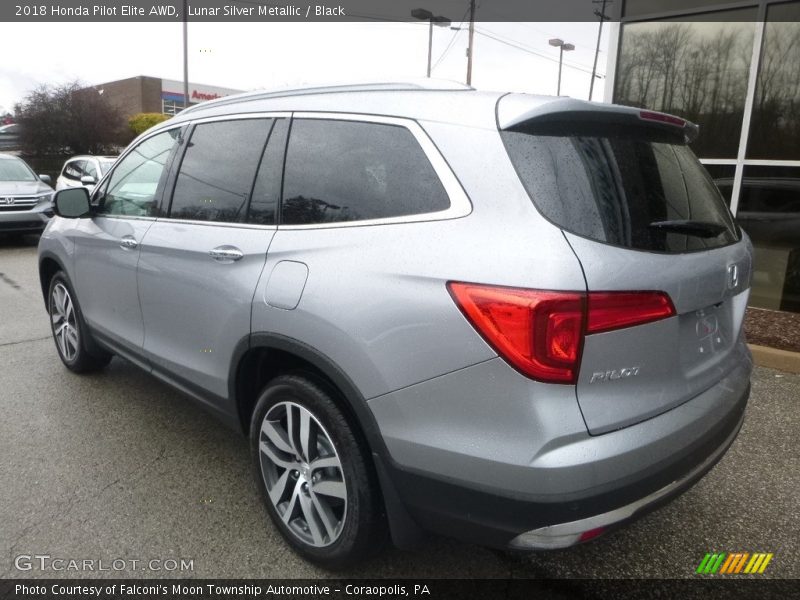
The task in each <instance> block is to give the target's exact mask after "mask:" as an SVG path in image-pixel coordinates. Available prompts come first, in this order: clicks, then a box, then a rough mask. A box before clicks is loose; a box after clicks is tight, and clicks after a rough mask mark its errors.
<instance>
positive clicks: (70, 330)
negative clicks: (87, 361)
mask: <svg viewBox="0 0 800 600" xmlns="http://www.w3.org/2000/svg"><path fill="white" fill-rule="evenodd" d="M64 335H65V336H66V338H67V345H69V347H70V350H71V351H72V352H73V353H75V352H77V351H78V332H77V331H75V328H74V327H72V326H70V325H67V327H66V329H65V332H64Z"/></svg>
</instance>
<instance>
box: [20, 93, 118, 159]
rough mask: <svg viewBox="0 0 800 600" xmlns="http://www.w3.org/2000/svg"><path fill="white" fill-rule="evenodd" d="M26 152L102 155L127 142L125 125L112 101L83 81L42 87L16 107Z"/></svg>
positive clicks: (21, 137)
mask: <svg viewBox="0 0 800 600" xmlns="http://www.w3.org/2000/svg"><path fill="white" fill-rule="evenodd" d="M15 111H16V115H17V122H18V123H19V124H20V143H21V146H22V149H23V151H24V152H26V153H29V154H36V155H45V154H61V153H67V152H69V153H77V154H82V153H101V152H103V151H104V150H106V149H107V148H109V147H111V146H114V145H116V144H119V143H124V142H125V135H126V131H125V122H124V119H123V118H122V116H121V114H120V113H119V111H118V110H117V108H116V107H114V106H113V105H112V104H111V103H109V101H108V100H107V99H106V98H104V97H103V96H102V95H101V94H98V93H97V91H96V90H94V89H93V88H87V87H85V86H83V85H82V84H81V83H80V82H78V81H74V82H72V83H68V84H64V85H57V86H50V85H42V86H40V87H38V88H36V89H35V90H33V91H32V92H30V93H29V94H28V95H27V96H26V97H25V99H24V100H23V101H22V102H20V103H19V104H17V105H16V107H15Z"/></svg>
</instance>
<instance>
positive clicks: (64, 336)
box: [50, 283, 80, 362]
mask: <svg viewBox="0 0 800 600" xmlns="http://www.w3.org/2000/svg"><path fill="white" fill-rule="evenodd" d="M50 318H51V320H52V323H53V337H55V340H56V344H58V349H59V351H60V352H61V356H63V357H64V360H66V361H68V362H71V361H73V360H75V357H76V356H77V355H78V349H79V348H80V346H79V338H78V323H77V315H76V313H75V305H74V303H73V302H72V297H71V296H70V295H69V290H67V288H66V286H65V285H64V284H63V283H58V284H56V285H55V287H53V294H52V297H51V299H50Z"/></svg>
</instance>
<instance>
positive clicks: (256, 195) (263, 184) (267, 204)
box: [247, 119, 289, 225]
mask: <svg viewBox="0 0 800 600" xmlns="http://www.w3.org/2000/svg"><path fill="white" fill-rule="evenodd" d="M288 131H289V121H288V119H278V120H276V121H275V125H274V126H273V127H272V132H271V133H270V135H269V142H267V148H266V149H265V150H264V155H263V156H262V158H261V164H260V165H259V167H258V176H257V177H256V184H255V185H254V186H253V197H252V198H251V199H250V209H249V211H248V213H247V222H248V223H258V224H259V225H273V224H274V223H275V221H276V219H275V211H276V210H277V208H278V202H279V201H280V197H281V176H282V172H283V151H284V149H285V148H286V134H287V133H288Z"/></svg>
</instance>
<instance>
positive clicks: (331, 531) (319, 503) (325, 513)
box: [311, 491, 336, 539]
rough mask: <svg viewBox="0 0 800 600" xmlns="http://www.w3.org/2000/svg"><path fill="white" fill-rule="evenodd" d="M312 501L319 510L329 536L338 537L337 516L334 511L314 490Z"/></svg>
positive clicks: (318, 512)
mask: <svg viewBox="0 0 800 600" xmlns="http://www.w3.org/2000/svg"><path fill="white" fill-rule="evenodd" d="M311 503H312V504H313V505H314V508H315V509H316V510H317V514H318V515H319V520H320V521H322V526H323V527H324V528H325V531H326V532H327V534H328V538H329V539H334V537H336V524H335V523H336V517H335V516H334V515H333V512H331V509H330V508H329V507H328V505H327V504H326V503H325V501H324V500H322V499H320V498H318V497H317V494H316V493H315V492H314V491H312V492H311Z"/></svg>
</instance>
